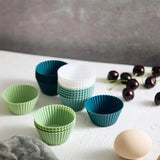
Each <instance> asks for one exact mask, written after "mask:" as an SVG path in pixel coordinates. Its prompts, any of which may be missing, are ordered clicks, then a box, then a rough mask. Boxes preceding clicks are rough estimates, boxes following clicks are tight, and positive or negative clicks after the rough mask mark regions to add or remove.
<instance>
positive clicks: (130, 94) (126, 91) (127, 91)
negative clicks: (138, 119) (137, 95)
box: [122, 88, 134, 101]
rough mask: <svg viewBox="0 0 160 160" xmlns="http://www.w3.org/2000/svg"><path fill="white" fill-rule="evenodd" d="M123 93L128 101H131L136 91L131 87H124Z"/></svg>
mask: <svg viewBox="0 0 160 160" xmlns="http://www.w3.org/2000/svg"><path fill="white" fill-rule="evenodd" d="M122 95H123V98H124V99H125V100H126V101H129V100H132V99H133V98H134V91H133V90H132V89H131V88H124V89H123V91H122Z"/></svg>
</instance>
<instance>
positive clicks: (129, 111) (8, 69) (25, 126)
mask: <svg viewBox="0 0 160 160" xmlns="http://www.w3.org/2000/svg"><path fill="white" fill-rule="evenodd" d="M58 59H59V60H63V61H66V62H68V63H71V62H83V63H86V64H88V65H90V66H91V67H92V68H93V69H94V70H95V71H96V74H97V81H96V86H95V92H94V95H98V94H109V95H114V96H117V97H119V98H121V99H123V98H122V89H123V87H122V86H116V87H115V88H114V89H113V90H111V91H109V90H108V89H109V88H110V87H111V85H112V84H110V83H108V84H105V83H103V82H102V81H101V79H102V78H105V77H106V75H107V74H108V72H109V71H110V70H113V69H114V70H117V71H118V72H119V73H122V72H124V71H125V72H130V73H131V72H132V69H133V66H132V65H119V64H109V63H97V62H88V61H77V60H70V59H63V58H55V57H43V56H34V55H26V54H19V53H14V52H5V51H0V93H1V94H2V91H3V90H4V89H5V88H6V87H8V86H10V85H13V84H21V83H25V84H30V85H33V86H36V87H37V88H39V87H38V84H37V83H36V79H35V67H36V65H37V64H38V63H39V62H41V61H44V60H58ZM146 70H147V71H150V70H151V68H149V67H146ZM138 80H139V81H140V80H141V79H138ZM159 86H160V85H159V84H157V85H156V86H155V87H154V88H153V89H145V88H142V87H140V88H138V89H137V90H136V91H135V98H134V100H132V101H129V102H125V101H124V108H123V110H122V112H121V115H120V117H119V119H118V121H117V123H116V124H115V125H113V126H110V127H104V128H103V127H97V126H95V125H94V124H92V123H91V121H90V119H89V117H88V114H87V112H86V110H85V109H84V110H83V111H80V112H77V113H76V116H77V117H76V118H77V119H76V125H75V128H74V130H73V132H72V134H71V136H70V139H69V140H68V141H67V142H66V143H65V144H62V145H59V146H50V148H51V149H52V150H53V151H54V153H55V154H56V156H57V157H58V158H59V159H60V160H122V159H121V158H119V157H118V156H117V155H116V154H115V152H114V148H113V143H114V139H115V137H116V136H117V135H118V134H119V133H120V132H121V131H123V130H126V129H140V130H142V131H145V132H146V133H148V134H149V135H150V137H151V138H152V141H153V147H152V150H151V152H150V153H149V154H148V155H147V156H146V157H145V158H144V160H156V158H157V157H158V155H159V154H160V106H155V105H154V103H153V99H154V95H155V94H156V93H157V92H158V91H160V87H159ZM59 103H61V101H60V99H59V97H58V96H46V95H44V94H42V93H40V97H39V100H38V103H37V106H36V108H35V110H34V111H33V112H32V113H29V114H27V115H23V116H16V115H12V114H11V113H10V112H9V111H8V109H7V107H6V105H5V103H4V101H3V100H2V98H0V140H2V141H3V140H5V139H8V138H10V137H12V136H14V135H30V136H34V137H37V138H39V135H38V133H37V131H36V129H35V128H34V124H33V115H34V113H35V111H36V110H37V109H38V108H40V107H42V106H45V105H49V104H59Z"/></svg>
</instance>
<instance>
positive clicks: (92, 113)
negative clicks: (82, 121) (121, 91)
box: [85, 95, 123, 127]
mask: <svg viewBox="0 0 160 160" xmlns="http://www.w3.org/2000/svg"><path fill="white" fill-rule="evenodd" d="M85 108H86V110H87V112H88V114H89V117H90V119H91V121H92V122H93V123H94V124H95V125H98V126H101V127H106V126H110V125H113V124H115V123H116V121H117V120H118V117H119V115H120V113H121V110H122V108H123V102H122V101H121V100H120V99H119V98H117V97H114V96H110V95H98V96H95V97H92V98H89V99H88V100H87V101H86V102H85Z"/></svg>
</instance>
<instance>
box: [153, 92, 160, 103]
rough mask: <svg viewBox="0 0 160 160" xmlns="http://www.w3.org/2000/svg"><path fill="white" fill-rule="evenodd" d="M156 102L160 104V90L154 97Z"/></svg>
mask: <svg viewBox="0 0 160 160" xmlns="http://www.w3.org/2000/svg"><path fill="white" fill-rule="evenodd" d="M154 103H155V104H156V105H160V92H158V93H157V94H156V95H155V97H154Z"/></svg>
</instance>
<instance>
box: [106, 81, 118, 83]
mask: <svg viewBox="0 0 160 160" xmlns="http://www.w3.org/2000/svg"><path fill="white" fill-rule="evenodd" d="M116 81H117V80H104V83H108V82H116Z"/></svg>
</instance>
